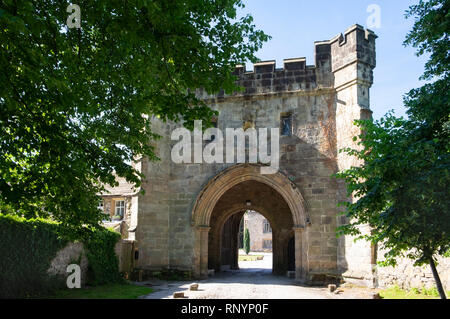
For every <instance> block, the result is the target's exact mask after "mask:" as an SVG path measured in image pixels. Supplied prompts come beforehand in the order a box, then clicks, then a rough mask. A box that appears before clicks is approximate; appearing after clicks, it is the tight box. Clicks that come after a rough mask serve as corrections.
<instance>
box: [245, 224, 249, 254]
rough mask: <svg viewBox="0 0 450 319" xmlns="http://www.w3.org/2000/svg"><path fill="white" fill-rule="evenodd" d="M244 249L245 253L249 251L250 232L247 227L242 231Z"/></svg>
mask: <svg viewBox="0 0 450 319" xmlns="http://www.w3.org/2000/svg"><path fill="white" fill-rule="evenodd" d="M244 251H245V253H246V254H247V255H248V253H249V252H250V232H249V230H248V228H246V229H245V232H244Z"/></svg>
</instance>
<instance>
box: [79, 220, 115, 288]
mask: <svg viewBox="0 0 450 319" xmlns="http://www.w3.org/2000/svg"><path fill="white" fill-rule="evenodd" d="M90 232H91V233H90V234H89V236H88V239H87V240H86V241H85V242H84V244H85V246H84V247H85V249H86V256H87V259H88V262H89V266H88V284H90V285H94V286H96V285H103V284H108V283H118V282H121V281H122V277H121V276H120V273H119V260H118V258H117V256H116V254H115V251H114V247H115V245H116V243H117V241H118V240H119V238H120V234H118V233H116V232H114V231H112V230H109V229H106V228H101V229H94V230H90Z"/></svg>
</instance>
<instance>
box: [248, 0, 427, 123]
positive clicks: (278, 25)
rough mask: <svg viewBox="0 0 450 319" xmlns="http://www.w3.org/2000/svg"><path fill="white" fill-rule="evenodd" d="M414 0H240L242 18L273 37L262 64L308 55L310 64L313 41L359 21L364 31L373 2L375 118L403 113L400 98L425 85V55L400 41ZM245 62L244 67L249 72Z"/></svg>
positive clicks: (408, 24) (407, 28) (263, 52)
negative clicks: (376, 24)
mask: <svg viewBox="0 0 450 319" xmlns="http://www.w3.org/2000/svg"><path fill="white" fill-rule="evenodd" d="M417 2H418V0H415V1H414V0H379V1H375V0H368V1H366V0H314V1H310V0H244V4H245V8H244V9H243V10H242V11H240V14H246V13H251V15H252V16H253V18H254V23H255V24H256V26H257V27H258V28H259V29H262V30H263V31H264V32H265V33H267V34H269V35H271V36H272V39H271V40H270V41H269V42H267V43H265V45H264V47H263V48H262V49H261V50H260V51H258V53H257V56H258V58H260V59H261V60H276V62H277V67H282V66H283V59H286V58H295V57H306V62H307V64H309V65H313V64H314V41H320V40H329V39H331V38H332V37H334V36H335V35H337V34H339V33H343V32H344V31H345V30H346V29H347V28H348V27H350V26H352V25H354V24H355V23H358V24H360V25H362V26H364V27H366V28H367V23H366V22H367V18H368V17H369V16H370V15H371V13H370V12H367V8H368V6H369V5H371V4H377V5H379V7H380V9H381V20H380V22H381V23H380V28H371V29H372V30H373V31H374V32H375V33H376V34H377V35H378V39H377V40H376V41H377V42H376V48H377V67H376V69H375V70H374V84H373V86H372V89H371V109H372V111H373V117H374V118H375V119H379V118H380V117H381V116H383V115H384V114H385V113H386V112H387V111H388V110H390V109H393V110H394V111H395V114H396V115H398V116H404V115H405V108H404V106H403V95H404V94H405V93H407V92H408V91H409V90H410V89H412V88H416V87H419V86H421V85H422V84H423V82H421V81H419V80H418V79H419V77H420V76H421V75H422V73H423V71H424V64H425V62H426V57H417V56H416V55H415V48H412V47H404V46H403V41H404V39H405V36H406V34H407V33H408V31H410V30H411V28H412V26H413V24H414V21H413V19H411V18H409V19H405V17H404V14H405V11H406V9H408V7H409V6H410V5H412V4H416V3H417ZM251 68H252V66H251V64H247V69H251Z"/></svg>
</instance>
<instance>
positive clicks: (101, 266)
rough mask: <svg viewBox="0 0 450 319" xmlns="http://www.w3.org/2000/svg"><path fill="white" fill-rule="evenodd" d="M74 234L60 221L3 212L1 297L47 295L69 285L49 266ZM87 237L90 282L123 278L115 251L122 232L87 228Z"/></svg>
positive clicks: (101, 282)
mask: <svg viewBox="0 0 450 319" xmlns="http://www.w3.org/2000/svg"><path fill="white" fill-rule="evenodd" d="M74 237H76V236H74V233H73V232H71V231H69V230H67V229H65V228H64V227H62V226H61V225H60V224H58V223H56V222H52V221H48V220H44V219H25V218H21V217H17V216H12V215H4V214H0V298H26V297H33V296H39V295H46V294H50V293H52V292H54V291H55V290H56V289H58V288H62V287H65V278H63V277H56V276H50V275H49V274H48V273H47V270H48V268H49V267H50V264H51V261H52V259H53V258H54V257H55V256H56V254H57V252H58V251H59V250H60V249H62V248H64V247H65V246H66V245H67V243H68V242H69V238H70V240H71V241H73V239H74ZM78 237H80V236H78ZM83 237H84V239H83V240H82V241H83V242H84V247H85V251H86V256H87V258H88V262H89V268H88V278H87V282H88V284H91V285H99V284H106V283H113V282H118V281H120V280H121V277H120V274H119V269H118V259H117V257H116V255H115V253H114V246H115V244H116V242H117V240H118V239H119V238H120V235H119V234H117V233H115V232H113V231H110V230H107V229H105V228H101V229H95V230H92V229H85V231H84V234H83ZM80 240H81V239H80Z"/></svg>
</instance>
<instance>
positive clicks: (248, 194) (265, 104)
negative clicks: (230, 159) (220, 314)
mask: <svg viewBox="0 0 450 319" xmlns="http://www.w3.org/2000/svg"><path fill="white" fill-rule="evenodd" d="M375 39H376V35H375V34H374V33H373V32H372V31H369V30H365V29H364V28H363V27H361V26H359V25H354V26H352V27H351V28H349V29H348V30H347V31H345V33H344V34H339V35H337V36H335V37H334V38H332V39H331V40H328V41H320V42H315V44H314V46H315V61H314V65H308V64H307V63H306V60H305V58H296V59H286V60H284V65H283V67H282V68H277V67H276V65H275V62H274V61H265V62H260V63H256V64H255V65H254V67H253V70H251V71H247V70H245V67H244V66H238V67H236V70H235V74H236V75H237V76H238V84H240V85H241V86H243V87H244V88H245V90H244V91H242V92H236V93H234V94H232V95H226V94H224V93H223V92H220V93H219V94H217V95H207V94H206V93H205V92H203V91H202V90H198V91H197V93H198V95H199V96H200V97H201V98H202V99H203V100H204V101H205V102H206V103H207V104H208V105H209V106H210V107H211V108H212V109H214V110H217V111H218V112H219V115H218V119H217V122H216V124H217V127H218V128H220V129H221V130H222V131H225V129H226V128H244V129H245V128H246V127H254V128H256V129H258V128H280V135H281V136H280V144H279V147H280V158H279V170H278V172H276V173H275V174H261V173H260V166H261V165H260V164H248V163H240V164H218V163H214V164H186V163H181V164H176V163H174V162H173V161H172V160H171V149H172V147H173V146H174V145H175V144H176V142H177V141H172V140H171V132H172V131H173V130H174V129H175V128H177V127H179V125H178V124H174V123H162V122H161V121H159V120H157V119H155V120H154V122H153V127H152V128H153V130H154V131H155V132H157V133H159V134H160V135H161V136H162V139H160V140H159V141H158V142H157V144H155V147H156V148H155V151H156V154H157V155H158V156H159V157H160V158H161V161H158V162H149V161H147V160H146V159H145V158H144V159H142V160H141V162H140V165H141V169H142V171H143V173H144V174H145V175H146V179H145V180H144V181H143V183H142V187H143V188H144V189H145V191H146V193H145V195H139V197H138V212H137V229H136V240H137V246H138V247H139V258H138V260H137V267H138V268H140V269H147V270H152V269H155V270H157V269H162V268H164V269H167V268H169V269H178V270H186V271H192V272H193V274H194V275H195V276H197V277H205V276H207V275H208V270H210V269H214V270H215V271H220V268H221V264H222V260H223V258H222V254H223V253H224V252H225V251H228V252H229V253H230V258H231V267H232V268H237V267H238V266H237V258H238V250H237V247H238V243H237V237H238V236H237V234H238V231H239V223H240V220H241V218H242V215H243V213H244V212H245V211H246V210H249V209H250V210H254V211H257V212H259V213H260V214H262V215H263V216H264V217H265V218H266V219H267V220H268V221H269V222H270V225H271V228H272V232H273V243H272V245H273V272H274V273H276V274H286V271H288V270H291V269H289V268H291V267H292V268H294V269H292V270H295V273H296V279H297V280H299V281H303V282H308V281H315V280H321V278H322V279H323V278H324V277H325V276H340V275H342V274H344V275H345V274H349V276H351V277H353V278H358V279H361V280H365V281H367V282H369V283H371V282H373V271H372V266H373V263H374V260H373V258H372V257H373V256H372V253H371V247H370V246H368V245H363V244H361V243H358V244H357V245H355V244H353V242H352V241H351V240H349V239H347V238H341V239H337V238H336V233H335V229H336V227H337V226H338V225H339V224H340V223H341V222H345V221H344V220H341V219H340V218H341V217H338V208H337V207H336V205H337V203H338V202H339V201H342V200H345V199H346V197H345V194H346V191H345V187H344V185H342V184H340V183H339V182H338V181H336V180H335V179H333V178H332V177H330V176H331V175H332V174H334V173H336V172H337V171H339V170H341V169H344V168H348V167H350V166H351V165H357V164H358V163H355V162H353V161H352V159H351V158H348V157H346V156H345V155H344V154H342V153H341V154H339V153H338V149H341V148H344V147H346V146H352V145H353V143H354V142H353V141H352V137H353V136H355V135H357V134H358V130H357V128H356V127H354V126H353V124H352V122H353V120H355V119H361V118H368V117H370V116H371V111H370V107H369V106H370V104H369V89H370V87H371V85H372V80H373V73H372V70H373V69H374V68H375ZM204 143H207V142H204ZM225 224H227V225H228V227H224V225H225ZM224 231H225V232H227V234H225V236H223V235H224V234H223V232H224ZM227 237H228V238H231V240H222V238H227ZM290 265H291V266H290Z"/></svg>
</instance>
